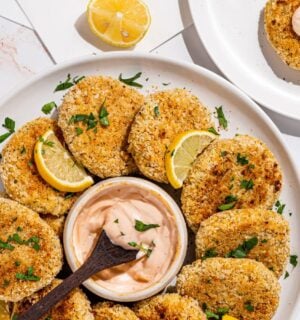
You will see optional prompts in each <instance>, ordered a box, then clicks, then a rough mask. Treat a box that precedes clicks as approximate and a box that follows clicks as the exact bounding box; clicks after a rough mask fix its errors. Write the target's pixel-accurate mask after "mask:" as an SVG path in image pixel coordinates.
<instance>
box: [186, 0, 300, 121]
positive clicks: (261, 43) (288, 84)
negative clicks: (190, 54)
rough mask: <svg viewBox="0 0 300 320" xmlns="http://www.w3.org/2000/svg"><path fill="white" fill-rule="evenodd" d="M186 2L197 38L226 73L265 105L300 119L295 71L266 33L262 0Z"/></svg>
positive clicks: (299, 90)
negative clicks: (278, 53)
mask: <svg viewBox="0 0 300 320" xmlns="http://www.w3.org/2000/svg"><path fill="white" fill-rule="evenodd" d="M189 4H190V9H191V13H192V16H193V20H194V24H195V26H196V29H197V32H198V34H199V37H200V38H201V39H202V41H203V43H204V46H205V47H206V49H207V51H208V53H209V54H210V56H211V57H212V59H213V60H214V62H215V63H216V65H217V66H218V67H219V69H220V70H221V71H222V72H223V73H224V74H225V76H226V77H227V78H228V79H229V80H231V81H232V82H233V83H234V84H236V85H237V86H238V87H240V88H241V89H242V90H243V91H245V92H246V93H247V94H248V95H249V96H251V97H252V98H253V99H254V100H256V101H257V102H259V103H260V104H262V105H263V106H265V107H267V108H268V109H270V110H272V111H275V112H277V113H279V114H282V115H284V116H287V117H289V118H293V119H297V120H300V71H296V70H293V69H290V68H289V67H288V66H286V65H285V64H284V63H283V62H282V61H281V60H280V58H279V57H278V56H277V54H276V53H275V51H274V49H273V48H272V47H271V45H270V44H269V42H268V40H267V38H266V35H265V31H264V6H265V4H266V0H248V1H237V0H222V1H220V0H189Z"/></svg>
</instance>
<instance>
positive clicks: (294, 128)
mask: <svg viewBox="0 0 300 320" xmlns="http://www.w3.org/2000/svg"><path fill="white" fill-rule="evenodd" d="M174 1H175V0H174ZM176 1H177V0H176ZM178 2H179V7H180V10H181V18H182V23H183V25H185V26H188V27H186V28H185V30H183V31H182V32H180V33H179V34H174V35H173V36H172V37H170V39H169V40H168V41H166V42H164V43H163V44H162V45H160V46H159V47H158V48H153V49H152V50H151V51H152V52H153V53H154V54H161V55H165V56H168V57H173V58H176V59H181V60H185V61H189V62H193V63H196V64H199V65H201V66H204V67H205V68H208V69H210V70H212V71H214V72H216V73H218V74H220V75H222V74H221V72H220V71H219V70H218V68H217V67H216V66H215V64H214V63H213V61H212V60H211V59H210V58H209V55H208V54H207V52H206V51H205V49H204V47H203V45H202V44H201V41H200V39H199V38H198V36H197V34H196V31H195V28H194V26H193V25H191V17H190V13H189V10H188V7H187V1H186V0H178ZM53 64H55V61H54V60H53V58H52V57H51V56H50V54H49V52H48V51H47V48H46V47H45V45H44V43H43V42H42V41H41V39H40V38H39V36H38V35H37V33H36V32H35V30H34V29H33V27H32V23H31V21H29V20H28V18H27V16H26V11H24V8H22V7H21V6H20V4H19V3H18V2H17V0H2V1H0V98H1V97H2V96H3V95H4V94H5V93H7V92H8V91H9V90H12V89H13V88H14V87H15V86H16V85H17V84H19V83H20V82H22V81H25V80H26V79H29V78H30V77H32V76H33V75H34V74H37V73H39V72H41V71H42V70H43V69H46V68H48V67H49V66H51V65H53ZM265 111H266V110H265ZM266 112H267V113H268V114H269V116H270V117H271V118H272V120H273V121H274V122H275V123H276V125H277V126H278V127H279V129H280V130H281V132H282V133H284V139H285V141H286V143H287V145H288V147H289V149H290V151H291V153H292V156H293V158H294V160H295V161H296V162H297V163H298V164H299V165H300V122H297V121H294V120H291V119H288V118H285V117H283V116H279V115H277V114H275V113H273V112H270V111H266Z"/></svg>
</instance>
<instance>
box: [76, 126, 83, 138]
mask: <svg viewBox="0 0 300 320" xmlns="http://www.w3.org/2000/svg"><path fill="white" fill-rule="evenodd" d="M75 131H76V135H77V136H80V135H81V134H82V133H83V130H82V129H81V128H79V127H76V128H75Z"/></svg>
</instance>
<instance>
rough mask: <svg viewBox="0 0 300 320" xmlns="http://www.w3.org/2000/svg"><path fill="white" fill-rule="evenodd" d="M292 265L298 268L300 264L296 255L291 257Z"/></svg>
mask: <svg viewBox="0 0 300 320" xmlns="http://www.w3.org/2000/svg"><path fill="white" fill-rule="evenodd" d="M290 264H291V265H292V266H293V267H294V268H296V266H297V264H298V256H296V255H291V256H290Z"/></svg>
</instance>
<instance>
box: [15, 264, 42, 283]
mask: <svg viewBox="0 0 300 320" xmlns="http://www.w3.org/2000/svg"><path fill="white" fill-rule="evenodd" d="M16 279H18V280H23V281H40V279H41V278H40V277H39V276H37V275H35V274H34V269H33V267H29V268H28V269H27V272H26V273H25V274H24V273H19V272H18V273H16Z"/></svg>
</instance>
